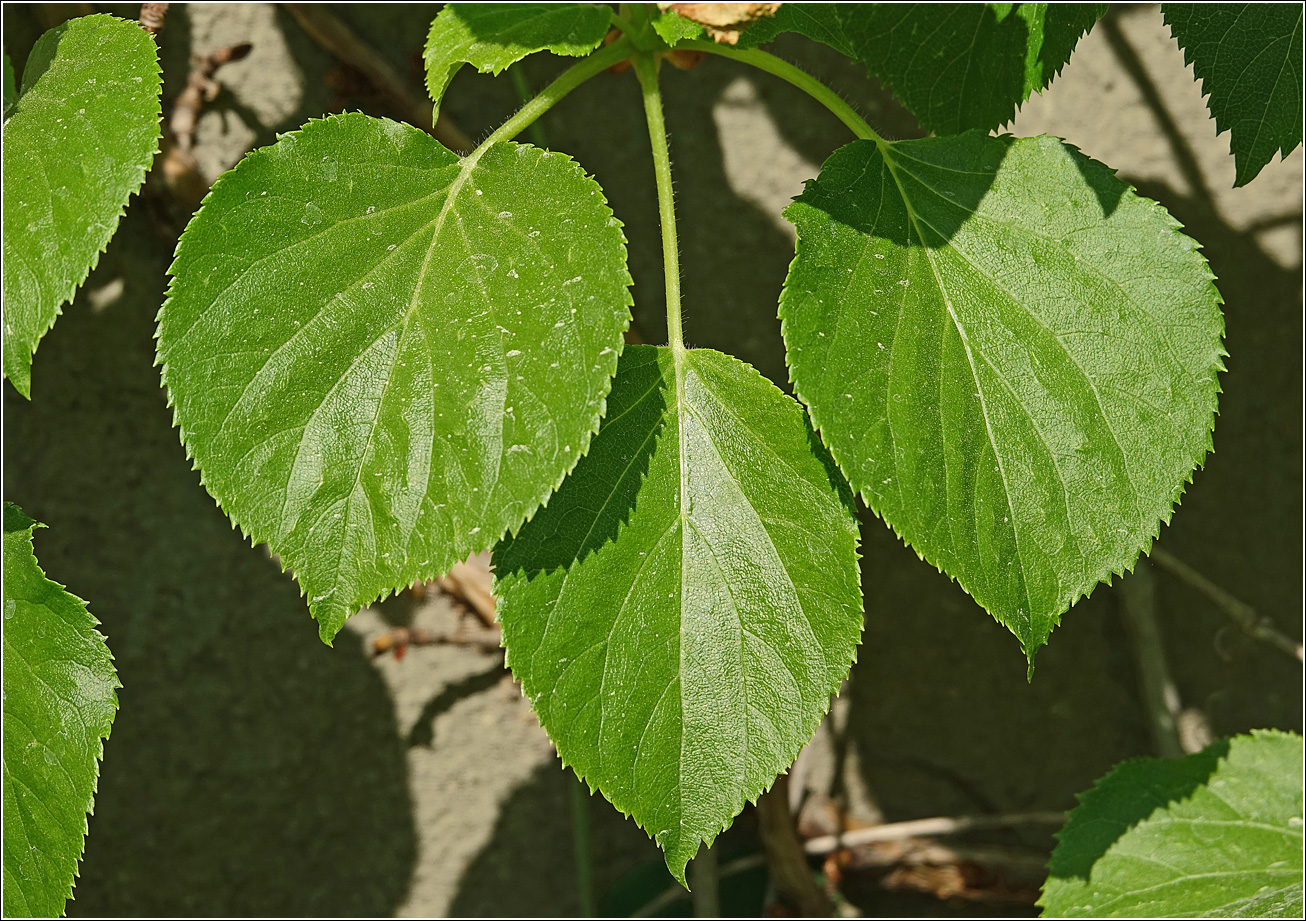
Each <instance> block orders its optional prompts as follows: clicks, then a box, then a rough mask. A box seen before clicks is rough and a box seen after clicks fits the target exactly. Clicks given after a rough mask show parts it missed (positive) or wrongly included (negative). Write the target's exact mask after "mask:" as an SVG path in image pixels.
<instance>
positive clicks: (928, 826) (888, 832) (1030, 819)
mask: <svg viewBox="0 0 1306 921" xmlns="http://www.w3.org/2000/svg"><path fill="white" fill-rule="evenodd" d="M758 805H759V806H760V805H761V801H760V800H759V801H758ZM1065 821H1066V814H1065V813H1064V812H1022V813H1015V814H1012V815H976V816H955V817H942V816H940V817H937V818H932V819H912V820H911V821H910V822H888V823H885V824H884V825H872V826H871V827H870V828H856V829H853V830H852V831H846V832H843V833H842V834H838V835H822V836H821V837H819V838H812V839H811V840H810V841H808V842H807V843H806V844H804V845H803V850H805V851H806V852H807V853H809V854H828V853H830V852H831V851H835V850H838V849H840V848H845V847H856V846H857V845H859V844H870V843H871V842H873V841H896V840H899V839H901V838H916V837H927V836H932V835H956V834H960V833H962V832H967V831H978V830H981V829H986V828H1010V827H1011V826H1014V825H1064V824H1065Z"/></svg>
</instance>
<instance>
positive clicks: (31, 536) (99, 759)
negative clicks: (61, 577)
mask: <svg viewBox="0 0 1306 921" xmlns="http://www.w3.org/2000/svg"><path fill="white" fill-rule="evenodd" d="M5 505H8V506H10V507H12V508H14V509H18V511H19V514H21V515H22V516H23V517H24V518H26V519H27V521H28V522H29V523H28V524H27V525H26V526H25V527H24V528H23V529H22V530H25V531H26V532H27V546H28V550H29V552H30V553H31V557H32V565H33V566H35V567H36V571H37V572H39V573H40V574H41V578H43V579H45V581H47V582H49V583H50V584H51V585H54V586H57V587H58V589H59V590H60V591H61V592H63V593H64V594H65V595H66V596H68V597H69V598H70V599H72V601H73V602H74V603H75V604H76V605H77V606H78V607H80V608H81V610H82V612H83V613H84V614H85V615H86V616H87V618H88V619H89V620H90V625H89V626H90V631H91V636H92V638H93V639H94V640H96V641H98V642H99V645H100V646H102V647H103V648H104V652H105V654H106V655H107V656H108V657H109V661H110V662H116V661H117V660H116V659H115V658H114V655H113V650H112V649H110V648H109V640H108V637H106V636H105V635H104V634H103V633H101V632H100V631H99V629H97V628H98V627H100V626H101V625H102V624H101V621H100V619H99V618H98V617H96V616H95V615H94V614H92V613H91V609H90V604H89V603H88V602H87V601H85V600H83V599H82V598H80V597H78V596H77V595H74V594H73V593H72V592H70V591H68V587H67V586H66V585H64V584H62V583H60V582H56V581H55V580H54V579H51V578H50V577H49V575H47V574H46V572H45V570H44V569H42V568H41V561H40V560H39V559H37V556H36V542H35V537H36V534H35V532H36V529H37V528H45V527H48V525H45V524H42V523H41V522H39V521H36V520H34V519H32V518H31V517H30V516H28V515H27V513H26V512H23V511H22V509H19V508H18V506H17V505H15V504H14V503H12V502H9V501H6V502H5ZM121 688H122V680H121V679H120V678H119V677H118V669H117V667H116V665H115V667H114V669H113V687H112V689H111V691H110V694H109V701H110V704H111V705H112V712H111V713H110V715H109V725H108V726H107V727H106V728H105V731H104V735H98V734H97V737H96V743H95V752H94V761H93V764H94V766H95V771H94V775H93V776H92V778H91V795H90V798H89V799H88V801H87V803H86V810H85V812H83V813H82V819H81V832H82V852H81V854H79V855H78V857H77V860H76V861H74V863H73V876H72V880H71V881H70V882H69V884H68V894H67V895H65V896H64V902H65V903H66V902H68V901H69V900H73V899H75V895H74V893H75V892H76V889H77V881H78V880H79V879H81V875H82V874H81V865H82V857H83V856H85V854H86V836H87V835H88V834H89V833H90V817H91V816H92V815H94V814H95V797H96V794H98V793H99V792H100V765H101V764H102V763H103V762H104V743H105V741H106V740H108V738H109V735H110V733H111V732H112V731H113V724H114V721H115V719H116V718H117V716H118V710H119V709H120V705H119V702H118V691H119V690H120V689H121ZM5 773H6V774H7V773H8V770H6V771H5Z"/></svg>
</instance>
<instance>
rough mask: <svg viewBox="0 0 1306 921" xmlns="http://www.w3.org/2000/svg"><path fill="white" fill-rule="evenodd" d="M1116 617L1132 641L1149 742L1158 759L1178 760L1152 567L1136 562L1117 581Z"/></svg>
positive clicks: (1173, 692)
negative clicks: (1149, 730) (1128, 572)
mask: <svg viewBox="0 0 1306 921" xmlns="http://www.w3.org/2000/svg"><path fill="white" fill-rule="evenodd" d="M1117 590H1118V591H1119V592H1120V613H1121V615H1122V616H1123V617H1124V621H1125V626H1126V628H1127V629H1128V630H1129V635H1130V637H1131V638H1132V639H1133V641H1134V642H1133V646H1134V661H1135V662H1136V664H1137V665H1138V681H1139V684H1140V686H1141V687H1140V690H1141V692H1142V696H1143V700H1142V703H1143V709H1144V710H1145V711H1146V714H1147V723H1148V725H1149V726H1150V727H1151V729H1152V742H1153V744H1154V745H1155V746H1156V753H1157V754H1158V755H1160V756H1161V757H1162V758H1179V757H1182V756H1183V755H1184V747H1183V745H1182V743H1181V742H1180V740H1179V712H1180V710H1182V709H1183V708H1182V706H1181V705H1180V702H1179V689H1178V688H1177V687H1176V686H1175V683H1174V679H1173V678H1171V677H1170V666H1169V665H1168V664H1166V659H1165V646H1164V644H1163V643H1162V642H1161V628H1160V626H1159V625H1158V624H1157V622H1156V585H1155V583H1154V582H1153V581H1152V567H1151V566H1149V565H1148V563H1147V561H1146V560H1139V561H1138V565H1137V566H1136V567H1134V571H1133V573H1131V574H1130V575H1128V576H1126V577H1125V578H1123V579H1121V580H1120V582H1119V584H1118V585H1117Z"/></svg>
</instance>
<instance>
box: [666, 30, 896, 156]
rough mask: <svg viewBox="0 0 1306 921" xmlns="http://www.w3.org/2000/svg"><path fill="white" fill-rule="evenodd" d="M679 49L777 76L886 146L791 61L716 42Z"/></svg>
mask: <svg viewBox="0 0 1306 921" xmlns="http://www.w3.org/2000/svg"><path fill="white" fill-rule="evenodd" d="M676 47H677V48H692V49H694V50H695V51H706V52H707V53H708V54H717V55H720V56H721V57H723V58H730V59H731V60H732V61H740V62H742V63H744V64H750V65H752V66H753V67H756V68H757V69H758V70H764V71H766V72H767V73H769V74H774V75H775V76H777V77H779V78H780V79H781V80H784V81H786V82H788V83H792V84H793V85H794V86H796V87H798V88H799V89H800V90H802V91H803V92H804V93H806V94H807V95H809V96H811V97H812V98H813V99H815V100H816V101H817V102H819V103H820V104H821V105H823V106H825V107H826V108H827V109H829V110H830V111H831V112H832V113H834V115H835V117H836V118H838V119H839V121H841V122H843V123H844V124H845V125H847V126H848V127H849V129H851V131H852V133H853V134H855V135H857V136H858V137H859V138H862V139H864V140H867V141H875V142H876V143H884V138H882V137H881V136H880V135H879V133H878V132H877V131H876V130H875V129H874V128H872V127H871V126H870V125H868V124H867V123H866V120H865V119H864V118H862V117H861V116H860V115H858V114H857V112H856V111H855V110H854V109H853V107H852V106H850V105H849V104H848V103H846V102H844V101H843V98H842V97H840V95H839V94H838V93H836V92H835V91H834V90H832V89H830V88H829V87H828V86H826V85H825V84H824V83H822V82H821V81H820V80H818V79H816V78H815V77H813V76H812V75H811V74H809V73H807V72H806V71H804V70H801V69H799V68H797V67H795V66H794V65H792V64H790V63H789V62H788V61H784V60H781V59H780V58H778V57H776V56H775V55H774V54H768V53H767V52H765V51H760V50H758V49H757V48H733V47H731V46H730V45H718V44H717V43H716V42H704V41H697V40H694V39H689V40H686V41H682V42H677V43H676Z"/></svg>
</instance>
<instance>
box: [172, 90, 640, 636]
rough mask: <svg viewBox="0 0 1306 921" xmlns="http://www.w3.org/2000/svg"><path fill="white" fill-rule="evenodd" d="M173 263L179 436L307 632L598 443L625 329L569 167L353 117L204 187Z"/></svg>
mask: <svg viewBox="0 0 1306 921" xmlns="http://www.w3.org/2000/svg"><path fill="white" fill-rule="evenodd" d="M171 271H172V273H173V275H174V276H175V280H174V282H173V285H172V288H171V290H170V292H169V296H168V300H167V301H166V303H165V304H164V306H163V308H162V310H161V311H160V313H159V331H158V340H159V341H158V348H159V361H160V363H161V364H163V366H164V368H163V377H164V380H165V382H166V384H167V385H168V389H169V394H170V398H171V400H172V403H173V405H174V408H175V412H176V419H177V422H178V424H179V425H180V427H181V430H182V438H183V441H184V442H185V443H186V446H187V448H188V450H189V451H190V452H191V454H192V456H193V457H194V459H195V461H196V465H197V466H198V467H199V469H200V472H201V475H202V479H203V481H204V484H205V486H206V487H207V488H208V490H209V492H210V493H211V494H212V495H213V496H214V497H215V498H216V499H217V500H218V503H219V504H220V505H221V506H222V507H223V509H224V510H225V511H226V512H227V514H228V515H229V516H230V517H231V518H232V520H233V521H234V522H236V523H237V524H239V525H240V527H241V528H242V529H243V531H244V532H245V533H246V534H248V535H250V536H252V537H253V538H254V539H255V540H258V541H267V542H268V543H269V545H270V547H271V548H272V550H274V551H275V552H277V553H279V554H280V556H281V560H282V562H283V564H285V565H287V566H289V567H290V568H291V569H293V570H294V572H295V576H296V578H297V579H298V580H299V582H300V584H301V586H302V588H303V590H304V591H305V592H306V593H307V594H308V596H309V606H310V608H311V609H312V611H313V615H314V616H315V617H316V618H317V619H318V622H319V625H320V631H321V633H322V636H323V639H324V640H326V641H328V642H329V641H330V639H331V638H332V637H333V636H334V635H335V634H336V632H338V631H339V629H340V627H341V625H342V624H343V623H344V621H345V619H346V618H348V617H349V616H351V615H352V614H354V613H355V612H356V611H357V610H358V608H359V607H360V606H362V605H364V604H369V603H371V602H372V601H374V600H376V599H377V598H378V597H384V596H385V595H386V594H388V593H389V592H390V591H394V590H398V589H399V588H402V587H403V586H405V585H408V584H411V583H412V582H413V581H415V580H418V579H430V578H434V577H435V576H437V575H439V574H441V573H443V572H447V571H448V570H449V569H450V568H451V567H452V566H453V565H454V564H455V563H456V562H458V561H459V560H461V559H463V558H465V557H466V556H467V555H468V554H469V553H474V552H477V551H479V550H483V549H485V548H487V547H489V546H491V545H492V544H493V543H494V542H495V541H496V540H498V539H499V538H500V537H501V536H502V535H503V534H504V533H505V532H506V531H509V530H515V529H516V528H518V527H520V526H521V524H522V522H523V521H525V520H526V519H527V518H529V517H530V516H531V515H532V514H533V513H534V512H535V510H536V509H537V508H538V507H539V506H540V504H541V503H542V502H543V501H544V500H545V499H546V498H547V497H548V495H549V493H550V492H551V491H552V490H553V489H554V488H555V487H556V486H557V485H558V483H559V482H561V480H562V478H563V476H565V475H566V473H567V471H568V470H570V469H571V468H572V466H573V465H574V464H575V463H576V460H577V459H578V458H579V457H580V456H581V455H582V454H583V453H584V452H585V449H586V446H587V445H588V443H589V441H590V437H591V436H592V434H593V433H594V432H595V431H596V430H597V429H598V422H599V419H600V417H601V416H602V414H603V408H604V397H605V396H606V394H607V391H608V388H609V386H610V383H611V378H612V375H613V373H615V370H616V364H617V356H618V354H619V353H620V351H621V348H622V345H623V340H622V333H623V331H624V330H625V328H626V326H627V325H628V324H629V322H630V312H629V310H628V309H627V307H628V305H629V303H630V296H629V292H628V290H627V286H628V284H629V283H630V279H629V276H628V274H627V272H626V250H625V238H624V236H623V235H622V232H621V225H620V223H619V222H618V221H617V220H616V219H615V218H614V217H613V216H612V213H611V211H610V210H609V209H608V207H607V204H606V202H605V201H604V200H603V197H602V195H601V193H600V190H599V187H598V185H597V184H596V183H595V182H594V181H593V180H592V179H590V178H589V177H587V176H586V175H585V174H584V172H583V171H582V170H581V169H580V167H578V166H577V165H576V163H575V162H574V161H572V160H571V159H570V158H568V157H565V156H562V155H560V154H551V153H549V152H547V151H542V150H539V149H537V148H534V147H529V146H524V145H517V144H510V143H505V144H496V145H494V146H492V147H489V148H487V149H484V150H483V151H481V152H479V153H477V154H475V155H473V156H471V157H468V158H466V159H462V160H460V159H459V158H458V157H456V156H455V155H454V154H452V153H450V152H449V151H447V150H446V149H444V148H443V147H441V146H440V145H439V144H438V143H437V142H436V141H434V140H433V139H431V138H430V137H429V136H428V135H426V134H424V133H422V132H421V131H418V130H417V129H415V128H412V127H409V126H407V125H401V124H398V123H395V122H391V121H387V120H384V119H374V118H369V117H367V116H364V115H357V114H354V115H342V116H334V117H332V118H329V119H326V120H323V121H315V122H311V123H310V124H309V125H308V126H306V127H305V128H304V129H303V130H301V131H299V132H295V133H293V134H288V135H284V136H283V137H282V138H281V140H279V141H278V142H277V143H276V144H274V145H272V146H271V147H266V148H263V149H261V150H257V151H254V152H253V153H251V154H250V155H249V156H247V157H246V158H245V159H244V160H243V161H241V163H240V164H239V165H238V166H237V167H236V168H235V169H234V170H233V171H231V172H229V173H227V174H226V175H224V176H223V177H222V178H221V179H219V180H218V182H217V184H216V185H215V186H214V188H213V191H212V192H211V193H210V195H209V197H208V199H207V200H206V202H205V204H204V206H203V207H202V208H201V209H200V211H199V213H198V214H197V215H196V216H195V218H194V219H193V220H192V221H191V224H190V226H189V227H188V228H187V230H186V233H185V234H184V235H183V236H182V239H181V243H180V245H179V247H178V251H177V258H176V261H175V262H174V263H173V266H172V270H171Z"/></svg>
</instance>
